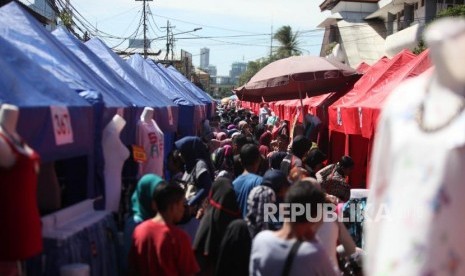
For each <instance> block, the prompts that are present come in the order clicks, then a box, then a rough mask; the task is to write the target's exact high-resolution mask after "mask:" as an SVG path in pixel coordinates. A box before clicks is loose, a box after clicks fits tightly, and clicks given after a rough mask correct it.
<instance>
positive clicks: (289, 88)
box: [234, 56, 361, 102]
mask: <svg viewBox="0 0 465 276" xmlns="http://www.w3.org/2000/svg"><path fill="white" fill-rule="evenodd" d="M360 77H361V75H360V74H358V73H357V71H356V70H355V69H352V68H351V67H349V66H347V65H345V64H343V63H340V62H338V61H336V60H333V59H328V58H324V57H317V56H293V57H289V58H285V59H280V60H277V61H274V62H272V63H270V64H268V65H267V66H265V67H263V68H262V69H261V70H260V71H258V72H257V73H256V74H255V75H254V76H253V77H252V78H251V79H250V81H249V82H248V83H246V84H245V85H243V86H241V87H239V88H236V89H235V90H234V91H235V93H236V95H237V97H238V98H239V99H240V100H241V101H250V102H263V101H264V102H269V101H278V100H290V99H302V98H305V96H308V97H312V96H317V95H321V94H325V93H328V92H338V91H344V90H345V89H344V88H346V87H347V86H348V85H353V84H354V83H355V82H356V81H357V80H358V79H359V78H360Z"/></svg>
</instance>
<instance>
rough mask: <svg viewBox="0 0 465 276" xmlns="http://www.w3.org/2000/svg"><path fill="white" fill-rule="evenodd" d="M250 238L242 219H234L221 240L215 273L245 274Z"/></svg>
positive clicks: (221, 275)
mask: <svg viewBox="0 0 465 276" xmlns="http://www.w3.org/2000/svg"><path fill="white" fill-rule="evenodd" d="M251 249H252V238H251V237H250V232H249V229H248V227H247V223H246V222H245V221H244V220H243V219H236V220H235V221H233V222H231V223H230V224H229V226H228V228H227V229H226V232H225V234H224V237H223V240H222V241H221V246H220V251H219V255H218V261H217V263H216V269H215V275H217V276H229V275H231V276H242V275H244V276H247V275H249V259H250V251H251Z"/></svg>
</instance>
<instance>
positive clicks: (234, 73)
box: [229, 62, 247, 84]
mask: <svg viewBox="0 0 465 276" xmlns="http://www.w3.org/2000/svg"><path fill="white" fill-rule="evenodd" d="M245 70H247V63H245V62H234V63H233V64H232V65H231V70H230V71H229V78H230V81H231V82H232V83H233V84H237V83H238V82H239V77H240V75H242V73H244V72H245Z"/></svg>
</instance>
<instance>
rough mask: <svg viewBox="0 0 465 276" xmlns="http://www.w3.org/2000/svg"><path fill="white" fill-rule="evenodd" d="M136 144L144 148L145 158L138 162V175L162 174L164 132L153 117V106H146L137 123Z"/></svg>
mask: <svg viewBox="0 0 465 276" xmlns="http://www.w3.org/2000/svg"><path fill="white" fill-rule="evenodd" d="M136 136H137V137H136V141H137V144H138V145H139V146H141V147H143V148H144V151H145V153H146V156H147V160H146V161H145V162H144V163H141V164H139V174H138V177H142V176H143V175H145V174H147V173H154V174H157V175H160V176H163V167H164V134H163V132H162V131H161V130H160V128H159V127H158V125H157V123H156V122H155V120H154V119H153V108H151V107H146V108H145V109H144V111H143V112H142V115H141V116H140V121H139V123H138V124H137V135H136Z"/></svg>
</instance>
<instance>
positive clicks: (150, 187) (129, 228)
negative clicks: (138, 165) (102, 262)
mask: <svg viewBox="0 0 465 276" xmlns="http://www.w3.org/2000/svg"><path fill="white" fill-rule="evenodd" d="M164 182H165V181H164V180H163V179H162V178H161V177H160V176H158V175H155V174H146V175H144V176H143V177H142V178H141V179H140V180H139V182H138V183H137V186H136V189H135V191H134V192H133V194H132V196H131V211H130V215H129V217H128V219H127V220H126V223H125V228H124V248H123V250H124V252H123V254H124V256H123V269H124V270H126V269H127V257H128V254H129V249H130V247H131V240H132V233H133V232H134V229H135V228H136V226H137V225H139V224H140V223H142V222H143V221H145V220H147V219H150V218H153V217H154V216H155V215H156V210H154V208H153V206H152V197H153V192H154V191H155V188H156V187H158V185H160V184H161V183H164Z"/></svg>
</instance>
